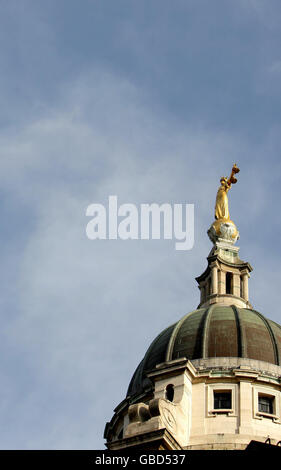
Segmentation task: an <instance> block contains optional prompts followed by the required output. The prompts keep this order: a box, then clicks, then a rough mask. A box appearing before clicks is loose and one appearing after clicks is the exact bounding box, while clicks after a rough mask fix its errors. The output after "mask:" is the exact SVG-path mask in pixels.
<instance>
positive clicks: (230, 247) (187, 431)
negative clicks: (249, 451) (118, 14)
mask: <svg viewBox="0 0 281 470" xmlns="http://www.w3.org/2000/svg"><path fill="white" fill-rule="evenodd" d="M238 172H239V169H238V167H237V166H236V165H234V166H233V168H232V172H231V175H230V177H229V178H225V177H222V178H221V180H220V187H219V189H218V192H217V197H216V204H215V221H214V223H213V224H212V225H211V227H210V229H209V230H208V235H209V238H210V240H211V242H212V244H213V247H212V249H211V251H210V254H209V256H208V258H207V262H208V265H207V268H206V270H205V271H204V272H203V273H202V274H201V276H199V277H197V278H196V281H197V283H198V287H199V289H200V303H199V305H198V307H197V309H196V310H193V311H192V312H190V313H188V314H187V315H185V316H184V317H182V318H181V319H180V320H178V321H177V322H176V323H174V324H173V325H171V326H169V327H168V328H166V329H165V330H164V331H162V332H161V333H160V334H159V335H158V336H157V337H156V338H155V340H154V341H153V342H152V344H151V345H150V347H149V348H148V350H147V352H146V353H145V355H144V358H143V359H142V361H141V362H140V364H139V365H138V367H137V369H136V371H135V373H134V375H133V377H132V379H131V381H130V384H129V388H128V391H127V396H126V398H125V399H124V400H123V401H122V402H121V403H120V404H119V405H118V406H117V407H116V409H115V410H114V415H113V417H112V419H111V421H110V422H109V423H107V424H106V427H105V433H104V436H105V439H106V445H107V447H108V449H110V450H122V449H135V450H138V449H141V450H152V449H167V450H181V449H186V450H189V449H191V450H202V449H203V450H209V449H214V450H220V449H222V450H223V449H225V450H243V449H245V448H246V447H247V446H248V445H249V443H250V442H251V441H253V440H254V441H259V442H266V441H268V440H270V443H271V444H273V445H277V444H280V441H281V396H280V390H281V327H280V326H279V325H278V324H277V323H275V322H274V321H272V320H270V319H268V318H266V317H265V316H264V315H263V314H261V313H259V312H258V311H256V310H255V309H254V307H253V306H252V304H251V301H250V297H249V288H248V281H249V276H250V272H251V271H252V267H251V265H250V263H249V262H247V261H242V260H241V259H240V257H239V247H238V246H236V245H235V243H236V241H237V240H238V238H239V232H238V230H237V227H236V225H235V224H234V222H233V221H231V219H230V215H229V209H228V195H227V193H228V191H229V189H230V188H231V186H232V185H233V184H235V183H236V181H237V180H236V178H235V174H236V173H238Z"/></svg>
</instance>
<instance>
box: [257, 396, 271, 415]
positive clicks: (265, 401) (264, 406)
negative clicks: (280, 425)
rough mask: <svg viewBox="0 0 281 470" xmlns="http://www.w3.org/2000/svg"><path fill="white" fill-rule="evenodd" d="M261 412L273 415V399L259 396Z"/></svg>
mask: <svg viewBox="0 0 281 470" xmlns="http://www.w3.org/2000/svg"><path fill="white" fill-rule="evenodd" d="M259 411H261V412H262V413H269V414H273V397H265V396H262V395H260V396H259Z"/></svg>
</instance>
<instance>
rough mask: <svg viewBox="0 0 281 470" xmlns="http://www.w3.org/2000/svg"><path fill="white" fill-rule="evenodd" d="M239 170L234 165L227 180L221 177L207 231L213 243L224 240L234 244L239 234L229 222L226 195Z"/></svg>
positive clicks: (235, 181)
mask: <svg viewBox="0 0 281 470" xmlns="http://www.w3.org/2000/svg"><path fill="white" fill-rule="evenodd" d="M239 171H240V170H239V168H238V166H237V165H236V163H235V164H234V165H233V167H232V171H231V175H230V177H229V178H226V177H225V176H223V177H222V178H221V179H220V183H221V185H220V187H219V189H218V192H217V197H216V205H215V221H214V223H213V224H212V225H211V227H210V229H209V230H208V235H209V237H210V239H211V241H212V242H213V243H215V242H216V241H217V240H224V241H227V242H230V243H235V242H236V240H237V239H238V238H239V232H238V230H237V227H236V225H235V223H234V222H233V221H232V220H230V216H229V209H228V197H227V193H228V191H229V190H230V188H231V185H232V184H235V183H237V179H236V178H235V177H234V175H235V174H236V173H239Z"/></svg>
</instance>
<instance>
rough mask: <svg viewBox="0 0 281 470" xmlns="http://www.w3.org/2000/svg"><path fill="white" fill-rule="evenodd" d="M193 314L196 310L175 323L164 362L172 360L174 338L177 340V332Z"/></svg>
mask: <svg viewBox="0 0 281 470" xmlns="http://www.w3.org/2000/svg"><path fill="white" fill-rule="evenodd" d="M194 312H196V310H193V311H192V312H189V313H187V314H186V315H184V317H183V318H181V320H179V321H178V323H176V325H175V328H174V330H173V333H172V334H171V337H170V339H169V343H168V347H167V351H166V357H165V361H166V362H168V361H171V360H172V358H173V351H174V346H175V342H176V338H177V335H178V332H179V330H180V328H181V326H182V324H183V323H184V321H185V320H186V319H187V318H188V317H189V316H190V315H192V314H193V313H194Z"/></svg>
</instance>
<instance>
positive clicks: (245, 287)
mask: <svg viewBox="0 0 281 470" xmlns="http://www.w3.org/2000/svg"><path fill="white" fill-rule="evenodd" d="M248 279H249V274H248V273H245V274H243V278H242V282H243V298H244V299H245V300H246V302H248V300H249V289H248Z"/></svg>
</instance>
